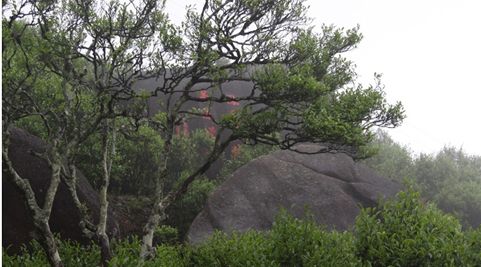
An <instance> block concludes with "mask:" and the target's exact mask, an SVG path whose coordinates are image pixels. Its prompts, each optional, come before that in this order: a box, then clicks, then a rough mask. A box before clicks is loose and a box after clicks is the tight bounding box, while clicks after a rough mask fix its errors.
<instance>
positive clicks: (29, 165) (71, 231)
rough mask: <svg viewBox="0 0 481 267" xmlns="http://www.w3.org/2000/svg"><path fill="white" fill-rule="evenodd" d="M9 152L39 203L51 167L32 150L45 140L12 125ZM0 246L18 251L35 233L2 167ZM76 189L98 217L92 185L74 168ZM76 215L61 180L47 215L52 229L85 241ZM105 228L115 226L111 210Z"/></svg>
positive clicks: (111, 230) (113, 231) (40, 147)
mask: <svg viewBox="0 0 481 267" xmlns="http://www.w3.org/2000/svg"><path fill="white" fill-rule="evenodd" d="M10 139H11V141H10V146H9V156H10V159H11V160H12V163H13V165H14V168H15V169H16V170H17V172H18V173H19V174H20V176H21V177H23V178H26V179H28V180H29V181H30V184H31V186H32V188H33V190H34V191H35V195H36V197H37V201H39V202H40V203H39V204H40V205H43V200H44V195H45V192H46V190H47V188H48V185H49V182H50V174H51V170H50V168H49V165H48V164H47V162H46V161H45V160H43V159H40V158H39V157H37V156H35V155H33V154H32V151H35V152H41V151H44V150H45V146H46V145H45V142H43V141H42V140H41V139H40V138H38V137H35V136H33V135H31V134H28V133H27V132H25V131H23V130H21V129H13V130H12V131H11V136H10ZM2 174H3V177H2V216H3V219H2V234H3V238H2V246H3V247H4V248H7V247H8V251H10V252H15V251H18V249H19V247H20V246H21V245H22V244H25V243H28V242H29V241H30V240H31V239H32V238H33V237H34V235H35V233H34V227H33V223H32V219H31V215H30V213H29V211H28V210H27V207H26V204H25V202H24V200H23V198H22V195H21V193H20V191H18V190H17V188H16V187H15V186H14V184H12V183H11V182H10V181H9V180H10V179H9V178H8V175H9V174H8V173H7V172H6V171H5V170H4V169H2ZM78 175H79V179H78V183H77V193H78V196H79V199H80V201H82V202H83V203H85V204H86V206H87V207H88V209H89V210H90V212H91V214H92V215H93V219H94V222H95V223H96V222H97V220H98V214H99V209H100V204H99V197H98V193H97V192H96V191H95V190H94V188H92V186H91V185H90V184H89V182H88V180H87V179H86V178H85V177H84V176H83V175H82V173H81V172H80V171H79V172H78ZM79 221H80V215H79V213H78V212H77V209H76V208H75V205H74V202H73V200H72V198H71V197H70V193H69V191H68V189H67V186H66V185H65V183H64V182H62V183H61V184H60V186H59V188H58V191H57V194H56V196H55V201H54V204H53V208H52V214H51V217H50V227H51V229H52V231H53V232H55V233H59V234H60V235H61V236H62V237H63V238H68V239H71V240H76V241H79V242H81V243H89V242H90V241H89V240H87V239H86V238H85V237H84V236H83V235H82V233H81V231H80V227H79V226H78V223H79ZM107 225H108V226H107V227H108V231H109V233H110V234H111V235H116V234H118V232H119V228H118V225H117V222H116V220H115V219H114V214H113V213H112V211H109V220H108V224H107Z"/></svg>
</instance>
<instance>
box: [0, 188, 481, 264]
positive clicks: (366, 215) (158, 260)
mask: <svg viewBox="0 0 481 267" xmlns="http://www.w3.org/2000/svg"><path fill="white" fill-rule="evenodd" d="M175 232H176V231H175V229H173V228H168V227H163V228H160V229H159V233H160V234H161V235H163V236H164V238H167V239H169V238H170V237H173V235H174V234H175ZM167 243H168V242H167ZM59 250H60V255H61V257H62V259H63V262H64V263H65V266H98V263H99V262H100V255H99V248H98V246H97V245H95V244H93V245H91V246H80V245H78V244H76V243H73V242H67V241H62V242H60V244H59ZM112 251H113V255H114V257H113V258H112V260H111V262H110V264H109V265H110V266H112V267H121V266H147V267H150V266H152V267H154V266H161V267H162V266H163V267H168V266H169V267H170V266H173V267H177V266H179V267H183V266H186V267H187V266H189V267H190V266H199V267H205V266H209V267H210V266H212V267H216V266H218V267H224V266H225V267H240V266H242V267H244V266H252V267H254V266H255V267H257V266H265V267H297V266H299V267H300V266H303V267H315V266H473V267H474V266H481V227H480V228H478V229H476V230H469V231H465V232H463V231H462V230H461V225H460V223H459V222H458V221H457V220H456V219H455V218H454V217H452V216H449V215H445V214H443V213H442V212H441V211H440V210H438V209H437V208H436V207H435V206H433V205H430V204H424V203H422V202H421V201H420V199H419V193H417V192H415V191H414V190H412V188H409V189H408V190H407V191H406V192H401V193H399V194H398V195H397V198H396V199H392V200H389V201H387V202H385V203H384V204H382V205H379V207H378V208H368V209H363V210H362V211H361V214H360V215H359V216H358V218H357V220H356V224H355V228H354V230H353V231H352V232H336V231H326V230H325V229H324V228H322V227H319V226H318V225H317V224H316V223H315V222H314V221H313V220H312V219H307V220H300V219H296V218H294V217H292V216H290V215H288V214H287V213H286V212H285V211H284V212H281V213H280V215H279V216H278V217H277V218H276V220H275V223H274V225H273V227H272V229H271V230H270V231H267V232H259V231H248V232H246V233H243V234H239V233H233V234H230V235H227V234H225V233H221V232H217V233H215V234H214V235H213V236H212V237H211V238H210V239H209V240H208V241H206V242H205V243H203V244H200V245H197V246H190V245H178V244H175V245H171V244H162V245H160V246H157V247H156V253H155V257H154V258H153V259H150V260H147V261H145V262H140V261H139V257H138V255H139V252H140V241H139V239H138V238H132V239H131V240H121V241H114V242H112ZM3 265H4V266H19V267H20V266H22V267H23V266H26V267H29V266H32V267H33V266H35V267H36V266H48V262H47V259H46V257H45V255H44V253H43V250H42V248H41V247H40V245H39V244H38V243H37V242H33V243H32V245H31V246H30V247H29V249H28V250H27V249H26V248H24V249H23V253H21V254H20V255H16V256H10V255H7V254H6V253H5V252H3Z"/></svg>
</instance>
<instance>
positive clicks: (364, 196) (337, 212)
mask: <svg viewBox="0 0 481 267" xmlns="http://www.w3.org/2000/svg"><path fill="white" fill-rule="evenodd" d="M298 149H299V150H301V151H304V152H309V151H316V150H318V149H319V147H318V146H316V145H312V144H303V145H299V146H298ZM400 189H401V185H399V184H398V183H395V182H393V181H390V180H388V179H386V178H382V177H380V176H379V175H377V174H375V173H374V172H373V171H372V170H370V169H369V168H367V167H366V166H364V165H362V164H359V163H356V162H354V161H353V160H352V158H350V157H349V156H347V155H345V154H341V153H339V154H333V153H327V154H326V153H325V154H315V155H308V154H299V153H296V152H292V151H276V152H274V153H272V154H270V155H266V156H262V157H259V158H257V159H255V160H253V161H251V162H249V163H248V164H246V165H244V166H243V167H241V168H239V169H238V170H237V171H235V172H234V173H233V174H232V176H231V177H229V178H228V179H227V180H226V181H225V182H224V184H222V185H221V186H220V187H219V188H218V189H217V190H216V191H215V192H214V193H213V194H212V195H211V196H210V198H209V199H208V201H207V204H206V206H205V208H204V210H203V211H202V212H201V213H200V214H199V215H198V216H197V218H196V219H195V220H194V222H193V223H192V225H191V227H190V229H189V233H188V240H189V241H190V242H192V243H198V242H202V241H203V240H205V239H206V238H208V237H209V236H210V235H211V234H212V233H213V232H214V230H222V231H225V232H231V231H233V230H236V231H241V232H242V231H246V230H249V229H256V230H267V229H269V228H270V227H271V225H272V222H273V221H274V219H275V216H276V215H277V214H278V213H279V209H280V208H285V209H286V210H287V211H288V212H289V213H290V214H292V215H294V216H296V217H298V218H302V217H303V216H304V215H305V213H306V210H307V211H309V212H310V213H312V215H313V216H314V218H315V220H316V221H317V222H318V223H319V224H323V225H325V226H327V228H328V229H337V230H346V229H348V228H349V227H350V226H352V225H353V224H354V221H355V218H356V216H357V215H358V214H359V211H360V207H359V205H361V206H364V207H366V206H375V205H376V203H377V200H378V199H379V198H380V197H382V198H384V197H390V196H393V195H395V194H396V193H397V192H398V191H399V190H400Z"/></svg>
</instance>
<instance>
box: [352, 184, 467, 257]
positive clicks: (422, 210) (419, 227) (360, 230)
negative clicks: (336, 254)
mask: <svg viewBox="0 0 481 267" xmlns="http://www.w3.org/2000/svg"><path fill="white" fill-rule="evenodd" d="M397 198H398V199H397V200H389V201H387V202H386V203H384V204H383V205H382V206H380V207H378V208H368V209H364V210H363V211H362V212H361V214H360V215H359V217H358V218H357V221H356V228H355V236H356V242H355V243H356V250H357V253H358V256H360V257H361V258H362V259H363V262H364V263H366V264H368V265H370V266H467V265H468V262H467V260H466V257H465V253H466V244H465V242H464V236H463V232H462V231H461V225H460V224H459V222H458V221H457V220H456V219H455V218H454V217H452V216H449V215H445V214H443V213H442V212H441V211H440V210H438V209H437V208H436V207H435V206H434V205H430V204H427V205H425V204H423V203H421V201H420V199H419V193H417V192H415V191H413V190H412V189H408V190H407V191H406V192H400V193H399V194H398V195H397Z"/></svg>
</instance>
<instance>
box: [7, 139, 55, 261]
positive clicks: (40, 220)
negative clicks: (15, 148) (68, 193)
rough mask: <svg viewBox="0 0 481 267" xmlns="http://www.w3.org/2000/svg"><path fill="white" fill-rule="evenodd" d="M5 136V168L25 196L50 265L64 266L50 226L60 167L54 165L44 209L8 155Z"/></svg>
mask: <svg viewBox="0 0 481 267" xmlns="http://www.w3.org/2000/svg"><path fill="white" fill-rule="evenodd" d="M4 138H5V140H6V141H5V143H4V144H3V150H2V158H3V165H4V169H6V170H7V171H8V173H9V174H10V175H9V176H8V177H9V178H10V181H11V182H12V183H13V184H14V185H15V186H16V187H17V188H18V189H19V190H20V192H21V193H22V195H23V197H24V200H25V201H26V204H27V208H28V210H29V211H30V213H31V214H32V217H33V224H34V226H35V231H36V232H37V233H38V234H39V236H40V240H39V242H40V244H41V245H42V247H43V249H44V251H45V253H46V254H47V259H48V261H49V263H50V265H51V266H54V267H63V263H62V260H61V258H60V254H59V252H58V248H57V244H56V241H55V237H54V236H53V234H52V231H51V230H50V226H49V224H48V221H49V218H50V213H51V210H52V205H53V200H54V198H55V194H56V192H57V188H58V185H59V183H60V167H59V165H56V164H54V165H53V166H52V176H51V181H50V185H49V188H48V190H47V193H46V195H45V202H44V207H43V209H42V208H40V206H39V205H38V203H37V200H36V198H35V193H34V191H33V189H32V187H31V185H30V182H29V181H28V180H27V179H23V178H22V177H20V175H19V174H18V173H17V171H16V170H15V168H14V167H13V164H12V162H11V160H10V158H9V156H8V145H9V142H8V138H9V137H8V133H7V134H5V136H4ZM54 161H55V159H54Z"/></svg>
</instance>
